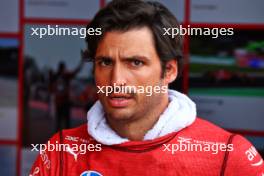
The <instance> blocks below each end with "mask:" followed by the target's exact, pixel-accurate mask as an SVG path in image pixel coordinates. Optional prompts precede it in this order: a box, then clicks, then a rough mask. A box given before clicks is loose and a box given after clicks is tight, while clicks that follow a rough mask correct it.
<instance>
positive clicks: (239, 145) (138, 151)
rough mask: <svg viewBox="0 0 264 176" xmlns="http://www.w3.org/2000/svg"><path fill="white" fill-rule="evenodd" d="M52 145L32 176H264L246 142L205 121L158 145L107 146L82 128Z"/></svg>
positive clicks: (260, 163) (160, 140)
mask: <svg viewBox="0 0 264 176" xmlns="http://www.w3.org/2000/svg"><path fill="white" fill-rule="evenodd" d="M52 144H53V146H52ZM59 144H64V145H59ZM46 145H47V146H48V145H50V146H52V147H53V148H52V147H50V149H49V150H48V149H46V150H45V151H44V150H43V151H41V152H40V155H39V156H38V157H37V160H36V161H35V163H34V165H33V167H32V170H31V173H30V176H62V175H63V176H66V175H67V176H100V175H104V176H134V175H136V176H144V175H148V176H154V175H159V176H162V175H166V176H264V163H263V159H262V158H261V156H260V155H259V154H258V153H257V151H256V149H255V148H254V147H253V146H252V145H251V144H250V143H249V142H248V141H247V140H246V139H245V138H243V137H242V136H239V135H234V134H231V133H229V132H227V131H225V130H223V129H221V128H219V127H217V126H215V125H213V124H211V123H209V122H207V121H205V120H202V119H199V118H197V119H196V120H195V122H194V123H193V124H192V125H190V126H188V127H186V128H184V129H183V130H181V131H179V132H174V133H170V134H167V135H166V136H163V137H160V138H157V139H154V140H148V141H130V142H125V143H122V144H118V145H111V146H106V145H103V144H100V143H98V142H96V141H95V140H94V139H93V138H92V137H91V136H89V134H88V132H87V125H82V126H80V127H77V128H74V129H69V130H64V131H62V132H61V133H57V134H56V135H54V136H53V137H52V138H51V139H50V140H49V141H48V143H47V144H46ZM56 145H57V146H56ZM54 146H56V147H57V151H55V150H56V149H54ZM58 146H59V147H58ZM65 146H66V147H65ZM56 147H55V148H56ZM60 147H61V148H60ZM62 147H64V148H62ZM52 149H54V150H52ZM61 149H63V150H61Z"/></svg>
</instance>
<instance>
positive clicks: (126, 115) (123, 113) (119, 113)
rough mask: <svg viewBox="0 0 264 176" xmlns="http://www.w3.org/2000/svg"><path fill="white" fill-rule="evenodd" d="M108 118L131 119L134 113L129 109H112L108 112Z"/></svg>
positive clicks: (117, 119) (116, 119)
mask: <svg viewBox="0 0 264 176" xmlns="http://www.w3.org/2000/svg"><path fill="white" fill-rule="evenodd" d="M107 116H108V117H107V118H110V119H111V120H114V121H119V120H120V121H122V120H130V119H131V117H132V114H131V113H130V111H129V110H128V109H125V108H124V109H114V110H113V109H112V110H110V111H108V112H107Z"/></svg>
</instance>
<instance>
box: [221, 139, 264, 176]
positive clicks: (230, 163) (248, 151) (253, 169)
mask: <svg viewBox="0 0 264 176" xmlns="http://www.w3.org/2000/svg"><path fill="white" fill-rule="evenodd" d="M232 144H233V150H232V151H230V152H229V153H228V157H227V160H226V170H225V176H233V175H236V176H264V162H263V159H262V157H261V156H260V154H259V153H258V152H257V150H256V149H255V147H254V146H253V145H252V144H251V143H250V142H249V141H248V140H246V139H245V138H244V137H242V136H239V135H236V136H234V138H233V141H232Z"/></svg>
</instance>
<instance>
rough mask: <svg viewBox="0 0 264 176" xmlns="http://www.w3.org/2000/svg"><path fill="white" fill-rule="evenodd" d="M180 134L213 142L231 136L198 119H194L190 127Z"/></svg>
mask: <svg viewBox="0 0 264 176" xmlns="http://www.w3.org/2000/svg"><path fill="white" fill-rule="evenodd" d="M182 134H190V135H191V136H194V137H198V138H206V139H214V140H225V139H228V138H229V137H230V136H231V135H232V133H230V132H228V131H226V130H224V129H223V128H221V127H219V126H217V125H215V124H213V123H211V122H209V121H207V120H204V119H201V118H199V117H197V118H196V120H195V121H194V122H193V124H192V125H190V126H188V127H187V128H185V129H184V130H183V131H182Z"/></svg>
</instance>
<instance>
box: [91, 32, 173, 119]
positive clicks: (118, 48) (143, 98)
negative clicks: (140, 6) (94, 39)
mask: <svg viewBox="0 0 264 176" xmlns="http://www.w3.org/2000/svg"><path fill="white" fill-rule="evenodd" d="M94 69H95V70H94V74H95V82H96V86H97V87H102V86H114V85H115V86H122V85H123V86H136V87H137V86H141V87H142V86H144V87H146V86H152V87H155V86H159V87H161V86H167V85H166V84H165V83H164V81H163V79H162V78H161V73H162V70H161V63H160V59H159V57H158V55H157V52H156V49H155V46H154V41H153V36H152V33H151V31H150V30H149V29H148V28H147V27H144V28H139V29H131V30H129V31H127V32H120V31H112V32H107V33H106V34H105V36H104V38H103V39H102V41H101V42H100V43H99V45H98V48H97V51H96V56H95V68H94ZM167 96H168V95H167V93H154V92H153V93H152V96H147V93H146V92H145V93H125V94H123V93H122V94H120V93H119V94H109V95H108V96H106V94H103V93H99V100H100V101H101V103H102V105H103V108H104V110H105V112H106V115H107V118H108V120H109V119H111V120H128V121H131V120H132V121H133V120H136V119H138V118H143V117H145V116H148V115H149V113H151V112H152V111H153V109H154V108H158V107H159V105H160V103H161V101H165V99H168V97H167Z"/></svg>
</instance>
